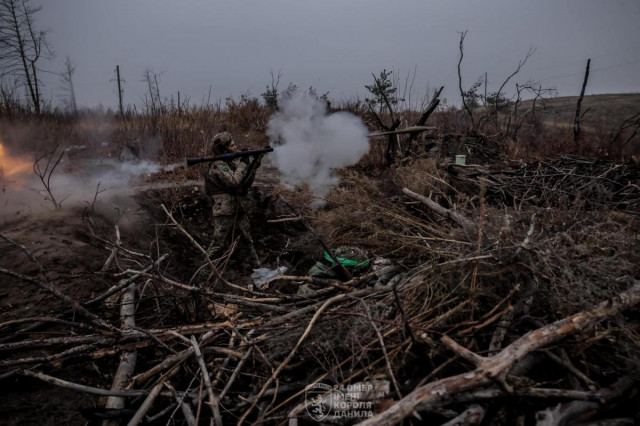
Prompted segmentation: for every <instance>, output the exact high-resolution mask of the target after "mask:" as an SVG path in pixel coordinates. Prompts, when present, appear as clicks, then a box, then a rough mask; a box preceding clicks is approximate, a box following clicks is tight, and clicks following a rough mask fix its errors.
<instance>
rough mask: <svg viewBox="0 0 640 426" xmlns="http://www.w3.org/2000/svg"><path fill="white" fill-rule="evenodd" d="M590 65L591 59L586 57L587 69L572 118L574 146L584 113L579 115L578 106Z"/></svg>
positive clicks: (587, 78)
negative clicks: (573, 117)
mask: <svg viewBox="0 0 640 426" xmlns="http://www.w3.org/2000/svg"><path fill="white" fill-rule="evenodd" d="M590 66H591V59H588V60H587V69H586V70H585V72H584V81H583V82H582V90H581V91H580V97H579V98H578V104H577V105H576V117H575V119H574V120H573V142H574V143H575V144H576V146H577V145H578V138H579V137H580V122H581V121H582V119H583V118H584V114H583V115H582V116H580V107H581V106H582V99H583V98H584V90H585V89H586V88H587V80H589V67H590ZM585 113H586V111H585Z"/></svg>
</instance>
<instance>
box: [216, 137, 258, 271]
mask: <svg viewBox="0 0 640 426" xmlns="http://www.w3.org/2000/svg"><path fill="white" fill-rule="evenodd" d="M210 151H213V154H214V155H221V154H226V153H234V152H237V151H238V147H237V146H236V144H235V143H234V141H233V137H232V136H231V134H230V133H228V132H223V133H218V134H217V135H215V136H214V137H213V140H212V141H211V142H210ZM261 160H262V155H257V156H255V157H252V160H250V159H249V157H244V158H235V159H233V160H219V161H214V162H212V163H211V164H210V165H209V169H208V170H207V171H205V173H204V182H205V193H206V194H207V195H208V196H209V197H211V201H212V203H213V207H212V210H213V238H212V240H211V244H210V245H209V248H208V249H207V255H208V256H209V258H211V259H214V258H216V257H218V256H220V255H221V254H222V253H224V251H225V249H226V247H227V246H228V242H229V241H232V240H233V238H234V236H235V235H237V233H239V234H240V236H241V237H242V238H243V239H244V242H245V243H246V245H247V246H248V247H247V248H248V250H249V254H250V262H251V266H253V267H258V266H260V260H259V259H258V254H257V253H256V249H255V247H254V246H253V239H252V238H251V231H250V224H249V217H248V216H247V214H248V211H249V207H250V201H249V200H248V198H247V193H248V191H249V188H250V187H251V185H252V184H253V180H254V179H255V175H256V171H257V170H258V167H259V166H260V162H261Z"/></svg>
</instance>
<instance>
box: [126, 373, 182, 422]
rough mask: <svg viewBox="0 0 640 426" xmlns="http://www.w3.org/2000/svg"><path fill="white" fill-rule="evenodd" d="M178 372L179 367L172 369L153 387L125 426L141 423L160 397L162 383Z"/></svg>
mask: <svg viewBox="0 0 640 426" xmlns="http://www.w3.org/2000/svg"><path fill="white" fill-rule="evenodd" d="M179 370H180V366H178V367H176V368H174V369H173V370H171V371H170V372H169V373H168V374H167V375H166V376H164V377H163V378H162V379H160V381H159V382H158V383H157V384H156V385H155V386H154V387H153V389H151V392H149V395H147V397H146V398H145V400H144V402H143V403H142V405H141V406H140V408H138V411H136V414H135V415H134V416H133V417H132V418H131V420H129V423H127V426H137V425H138V424H139V423H140V422H141V421H142V419H143V418H144V415H145V414H147V412H148V411H149V410H150V409H151V406H152V405H153V402H154V401H155V400H156V398H157V397H158V395H160V391H161V390H162V387H163V386H164V382H166V381H167V380H168V379H170V378H171V377H173V376H174V375H175V374H176V373H178V371H179Z"/></svg>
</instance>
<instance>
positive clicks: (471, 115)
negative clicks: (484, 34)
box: [458, 31, 476, 130]
mask: <svg viewBox="0 0 640 426" xmlns="http://www.w3.org/2000/svg"><path fill="white" fill-rule="evenodd" d="M466 36H467V32H466V31H463V32H461V33H460V59H459V60H458V88H459V89H460V97H461V98H462V105H463V106H464V109H465V110H466V111H467V114H469V118H470V119H471V130H475V128H476V122H475V120H474V119H473V113H472V112H471V109H469V106H468V105H467V101H466V100H465V96H464V90H462V70H461V65H462V58H463V56H464V38H465V37H466Z"/></svg>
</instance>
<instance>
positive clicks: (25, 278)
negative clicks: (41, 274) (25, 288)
mask: <svg viewBox="0 0 640 426" xmlns="http://www.w3.org/2000/svg"><path fill="white" fill-rule="evenodd" d="M0 273H2V274H5V275H9V276H12V277H15V278H18V279H21V280H23V281H27V282H30V283H33V284H37V285H38V286H40V287H42V288H44V289H45V290H47V291H50V292H51V293H53V294H54V295H56V296H57V297H58V298H59V299H61V300H63V301H64V302H66V303H67V304H68V305H70V306H71V307H72V308H73V309H75V310H76V311H78V312H79V313H81V314H82V315H84V316H85V317H87V318H89V319H90V320H92V322H93V323H94V324H96V325H98V326H100V327H102V328H104V329H107V330H110V331H113V332H116V333H120V330H118V329H117V328H116V327H114V326H112V325H111V324H109V323H107V322H105V321H104V320H102V319H101V318H100V317H98V316H97V315H95V314H92V313H91V312H89V311H88V310H87V309H85V308H84V307H83V306H82V305H80V304H79V303H78V302H76V301H75V300H73V299H71V298H70V297H69V296H67V295H65V294H63V293H61V292H60V291H59V290H58V289H57V288H56V287H55V286H54V285H53V284H51V283H48V282H46V281H40V280H38V279H36V278H33V277H30V276H28V275H22V274H18V273H17V272H13V271H10V270H8V269H4V268H0Z"/></svg>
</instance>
